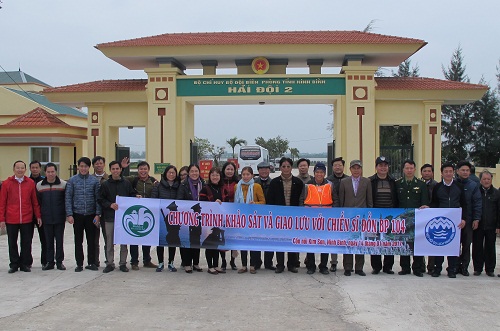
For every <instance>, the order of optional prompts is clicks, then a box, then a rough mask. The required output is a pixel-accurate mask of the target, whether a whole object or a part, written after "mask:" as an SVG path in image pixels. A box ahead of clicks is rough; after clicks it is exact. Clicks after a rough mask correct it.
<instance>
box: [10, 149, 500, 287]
mask: <svg viewBox="0 0 500 331" xmlns="http://www.w3.org/2000/svg"><path fill="white" fill-rule="evenodd" d="M77 166H78V173H77V174H76V175H74V176H72V177H71V178H70V179H69V180H68V181H64V180H62V179H60V178H59V177H58V176H57V166H56V165H55V164H54V163H47V164H45V165H44V172H45V177H42V176H41V169H42V165H41V164H40V162H38V161H33V162H31V163H30V165H29V167H30V172H31V175H30V177H27V176H26V175H25V173H26V170H27V169H26V164H25V163H24V162H23V161H16V162H15V163H14V165H13V170H14V175H13V176H12V177H9V178H8V179H6V180H5V181H4V182H3V183H2V188H1V193H0V227H2V228H3V227H6V228H7V236H8V244H9V258H10V264H9V267H10V268H9V271H8V272H9V273H14V272H16V271H18V270H21V271H24V272H29V271H31V266H32V264H33V257H32V254H31V243H32V239H33V235H34V228H35V227H36V228H37V229H38V233H39V236H40V243H41V246H42V250H41V264H42V269H43V270H51V269H54V268H57V269H59V270H65V269H66V267H65V266H64V264H63V261H64V245H63V237H64V229H65V224H66V222H68V223H70V224H72V225H73V231H74V245H75V259H76V267H75V271H76V272H81V271H83V270H84V268H85V269H88V270H98V269H99V267H100V261H99V255H100V254H99V252H100V235H101V232H102V236H103V237H104V252H105V254H104V255H105V261H104V264H105V267H104V270H103V272H104V273H108V272H111V271H113V270H114V269H115V263H114V255H115V254H114V246H115V245H114V216H115V215H114V214H115V211H116V210H118V205H117V203H116V197H117V196H128V197H143V198H160V199H172V200H194V201H211V202H217V203H228V202H229V203H231V202H235V203H248V204H254V203H255V204H269V205H281V206H304V207H309V208H318V207H319V208H332V207H355V208H372V207H373V208H429V207H430V208H462V218H461V222H460V224H459V226H458V227H459V228H460V229H461V254H460V256H456V257H454V256H449V257H448V268H447V274H448V277H450V278H455V277H456V275H457V274H462V275H463V276H469V271H468V270H469V263H470V260H471V249H470V246H471V245H472V261H473V269H474V275H476V276H479V275H481V273H482V272H483V271H485V272H486V274H487V275H488V276H490V277H493V276H494V270H495V263H496V252H495V241H496V234H497V233H500V193H499V191H498V190H497V189H495V188H494V187H493V186H492V174H491V173H490V172H488V171H487V170H485V171H483V172H481V174H480V176H479V178H478V179H477V177H475V175H474V174H473V173H471V169H472V165H471V164H470V163H469V162H468V161H461V162H459V163H458V164H457V166H456V167H455V166H454V165H453V164H451V163H444V164H443V165H442V166H441V177H442V180H441V181H440V182H436V181H435V180H434V179H433V177H434V169H433V166H432V165H430V164H424V165H423V166H422V167H421V168H420V172H421V175H422V178H421V179H418V178H417V177H416V175H415V173H416V164H415V162H414V161H412V160H405V161H404V164H403V173H404V175H403V177H402V178H400V179H397V180H396V179H394V178H393V177H392V176H391V175H390V174H389V168H390V162H389V160H388V159H387V158H385V157H383V156H380V157H378V158H377V159H376V160H375V174H374V175H372V176H370V177H363V164H362V162H361V161H360V160H352V161H351V162H350V164H349V170H350V173H351V176H347V175H346V174H345V173H344V169H345V161H344V160H343V159H342V157H338V158H336V159H334V160H333V161H332V163H331V166H332V170H333V173H332V175H331V176H329V177H326V173H327V171H326V170H327V169H326V165H325V164H324V163H320V162H319V163H316V164H315V166H314V174H313V176H311V175H310V174H309V167H310V161H309V160H308V159H304V158H303V159H300V160H298V162H297V167H298V170H299V174H298V176H293V175H292V166H293V161H292V160H291V159H290V158H287V157H283V158H282V159H281V160H280V162H279V170H280V171H281V174H280V175H279V176H278V177H276V178H274V179H271V178H270V176H269V175H270V165H269V164H268V163H265V162H262V163H260V164H259V165H258V167H257V168H258V174H254V173H253V170H252V168H251V167H244V168H242V169H241V177H239V176H238V171H237V167H236V165H235V164H234V163H232V162H226V163H225V164H224V165H223V167H222V169H219V168H217V167H214V168H212V169H210V171H209V175H208V180H207V182H205V181H204V180H202V178H201V177H200V168H199V167H198V165H196V164H192V165H190V166H185V167H182V168H180V170H179V171H178V170H177V168H176V167H175V166H173V165H169V166H168V167H166V169H165V171H164V172H163V174H162V175H161V178H160V180H159V181H158V180H156V179H155V178H154V177H151V176H150V175H149V171H150V166H149V164H148V163H147V162H145V161H142V162H140V163H139V164H138V166H137V175H135V176H127V177H124V176H122V170H123V168H125V167H128V166H129V160H128V159H127V158H125V159H124V160H122V161H121V162H119V161H112V162H110V163H109V165H108V167H109V174H108V173H106V171H105V159H104V158H103V157H101V156H96V157H94V158H93V159H92V160H90V159H89V158H87V157H82V158H80V159H79V160H78V162H77ZM91 166H92V167H93V168H94V173H93V174H91V173H90V168H91ZM174 207H175V206H174ZM166 225H167V232H169V231H178V230H179V229H172V228H170V229H169V228H168V226H169V224H168V222H167V224H166ZM170 227H172V225H170ZM99 229H100V230H99ZM19 234H20V237H21V240H20V252H19V247H18V236H19ZM189 235H190V239H193V240H195V239H196V238H197V240H198V241H199V240H200V235H201V227H194V226H193V227H190V229H189ZM217 235H218V236H219V237H222V238H224V234H223V233H221V234H217ZM84 236H85V237H86V242H87V265H86V266H85V267H84V260H85V256H84V249H83V241H84ZM168 236H169V235H168V234H167V242H168V244H170V246H169V247H168V260H167V263H166V266H167V268H168V270H169V271H172V272H175V271H177V268H176V267H175V266H174V258H175V255H176V247H177V246H180V242H179V243H177V242H174V241H173V240H169V237H168ZM191 237H192V238H191ZM208 239H209V238H207V239H206V240H208ZM190 242H191V243H192V241H191V240H190ZM54 243H55V249H54ZM195 246H199V247H203V245H202V244H201V243H199V242H198V243H197V245H195ZM129 249H130V256H131V260H130V264H131V268H132V269H133V270H139V247H138V246H137V245H130V247H127V245H120V254H119V256H120V259H119V262H118V266H119V270H121V271H123V272H128V271H129V269H128V267H127V256H128V253H129ZM156 252H157V258H158V265H156V264H154V263H153V262H152V259H151V247H150V246H142V258H143V266H144V267H146V268H156V271H158V272H161V271H163V270H164V268H165V262H164V254H165V252H164V247H163V246H159V247H157V248H156ZM226 253H227V252H226V251H224V250H218V249H212V248H206V249H205V257H206V261H207V265H208V270H207V272H208V273H210V274H214V275H217V274H219V273H225V272H226V268H227V267H228V264H227V259H226ZM238 255H240V256H241V267H240V268H239V269H238V268H237V267H236V258H237V256H238ZM248 255H250V259H248ZM180 256H181V267H182V268H183V270H184V271H185V272H186V273H192V272H193V271H197V272H201V271H203V269H202V268H201V267H200V249H199V248H185V247H180ZM219 257H220V258H221V264H220V265H219ZM329 258H330V264H331V265H330V268H328V259H329ZM364 259H365V256H364V255H358V254H356V255H355V256H353V255H352V254H343V269H344V275H345V276H351V274H352V273H353V272H354V273H355V274H356V275H360V276H365V275H366V273H365V272H364V270H363V267H364V264H365V260H364ZM273 260H274V252H264V259H263V260H262V254H261V252H259V251H250V253H248V251H240V252H237V251H231V252H230V260H229V266H230V268H231V269H233V270H237V271H238V273H246V272H250V273H252V274H255V273H256V272H257V270H258V269H260V268H261V267H262V264H263V265H264V268H266V269H270V270H274V271H275V272H276V273H282V272H283V271H284V270H285V267H286V268H287V269H288V271H290V272H293V273H297V272H298V267H299V266H300V262H299V261H300V257H299V253H298V252H288V254H287V260H286V264H285V253H284V252H276V266H274V264H273ZM443 262H444V257H442V256H436V257H428V259H427V269H426V263H425V259H424V257H423V256H413V263H411V257H410V256H401V257H400V268H401V270H400V271H399V272H398V274H399V275H407V274H411V273H413V274H414V275H415V276H418V277H423V275H424V273H425V272H426V271H427V273H428V274H430V275H432V276H433V277H439V276H440V274H441V271H442V265H443ZM304 263H305V266H306V268H307V273H308V274H313V273H315V272H316V270H317V269H319V272H320V273H322V274H329V272H336V271H337V264H338V256H337V254H327V253H321V254H320V263H319V265H318V266H316V258H315V255H314V253H307V254H306V257H305V260H304ZM370 263H371V267H372V274H379V273H380V272H383V273H386V274H394V271H393V266H394V256H393V255H385V256H383V257H382V256H380V255H371V256H370ZM499 276H500V275H499Z"/></svg>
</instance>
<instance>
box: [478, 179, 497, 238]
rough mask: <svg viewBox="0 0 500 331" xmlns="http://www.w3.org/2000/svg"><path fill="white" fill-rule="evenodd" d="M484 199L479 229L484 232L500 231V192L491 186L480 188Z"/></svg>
mask: <svg viewBox="0 0 500 331" xmlns="http://www.w3.org/2000/svg"><path fill="white" fill-rule="evenodd" d="M479 190H480V192H481V197H482V215H481V221H480V222H479V227H480V228H482V229H484V230H494V229H500V191H499V190H497V189H496V188H494V187H493V186H491V187H490V188H489V189H488V190H485V189H484V188H483V187H482V186H481V187H480V188H479Z"/></svg>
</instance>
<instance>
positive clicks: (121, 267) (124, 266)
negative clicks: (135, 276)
mask: <svg viewBox="0 0 500 331" xmlns="http://www.w3.org/2000/svg"><path fill="white" fill-rule="evenodd" d="M113 269H114V268H113ZM128 270H129V269H128V268H127V266H126V265H121V266H120V271H121V272H128Z"/></svg>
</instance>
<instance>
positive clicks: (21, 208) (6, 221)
mask: <svg viewBox="0 0 500 331" xmlns="http://www.w3.org/2000/svg"><path fill="white" fill-rule="evenodd" d="M13 168H14V176H12V177H9V178H7V179H6V180H5V181H4V182H3V183H2V191H1V193H0V228H2V229H3V228H5V226H7V238H8V242H9V258H10V264H9V266H10V269H9V273H10V274H11V273H14V272H16V271H17V270H18V269H20V270H21V271H24V272H30V271H31V264H33V256H32V255H31V241H32V240H33V214H35V216H36V219H37V222H38V225H39V226H41V225H42V217H41V213H40V205H39V204H38V199H37V196H36V188H35V182H34V181H33V180H31V179H29V178H28V177H26V176H25V175H24V174H25V173H26V163H24V162H23V161H16V162H15V163H14V167H13ZM19 233H21V254H19V251H18V247H17V237H18V235H19Z"/></svg>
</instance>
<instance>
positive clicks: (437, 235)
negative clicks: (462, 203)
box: [425, 216, 456, 246]
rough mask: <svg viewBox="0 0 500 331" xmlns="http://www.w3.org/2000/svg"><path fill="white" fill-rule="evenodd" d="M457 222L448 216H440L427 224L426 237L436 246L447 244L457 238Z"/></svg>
mask: <svg viewBox="0 0 500 331" xmlns="http://www.w3.org/2000/svg"><path fill="white" fill-rule="evenodd" d="M455 233H456V229H455V224H454V223H453V222H452V221H451V220H450V219H449V218H447V217H444V216H438V217H434V218H433V219H431V220H430V221H429V222H428V223H427V225H426V226H425V238H427V241H428V242H430V243H431V244H433V245H434V246H446V245H448V244H449V243H451V242H452V241H453V238H455Z"/></svg>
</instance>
